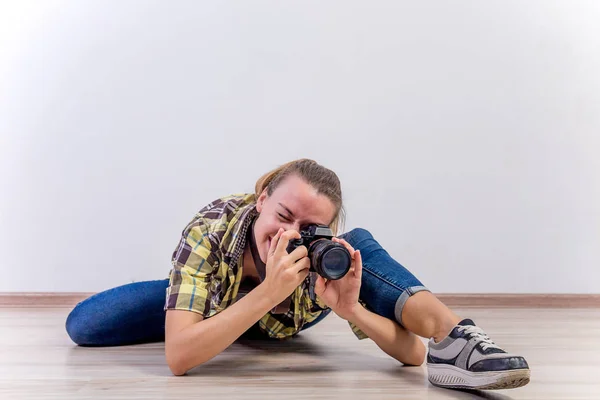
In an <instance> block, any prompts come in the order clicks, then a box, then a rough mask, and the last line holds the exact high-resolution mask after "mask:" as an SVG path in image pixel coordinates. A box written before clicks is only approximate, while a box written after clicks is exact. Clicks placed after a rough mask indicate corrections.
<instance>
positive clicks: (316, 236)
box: [286, 224, 352, 280]
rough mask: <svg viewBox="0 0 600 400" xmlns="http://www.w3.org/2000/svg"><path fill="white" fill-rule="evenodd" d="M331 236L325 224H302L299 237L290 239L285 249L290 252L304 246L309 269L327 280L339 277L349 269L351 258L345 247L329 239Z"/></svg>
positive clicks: (331, 233)
mask: <svg viewBox="0 0 600 400" xmlns="http://www.w3.org/2000/svg"><path fill="white" fill-rule="evenodd" d="M333 236H334V235H333V232H332V231H331V229H330V228H329V227H328V226H327V225H316V224H311V225H304V226H301V227H300V239H292V240H290V242H289V244H288V246H287V249H286V250H287V252H288V253H291V252H292V251H294V249H296V248H297V247H300V246H306V248H307V249H308V259H309V260H310V271H315V272H317V273H318V274H319V275H321V276H322V277H323V278H326V279H329V280H336V279H340V278H342V277H344V275H346V274H347V273H348V271H349V270H350V266H351V264H352V258H351V257H350V252H349V251H348V250H347V249H346V247H344V246H343V245H341V244H339V243H335V242H333V241H332V240H331V239H332V238H333Z"/></svg>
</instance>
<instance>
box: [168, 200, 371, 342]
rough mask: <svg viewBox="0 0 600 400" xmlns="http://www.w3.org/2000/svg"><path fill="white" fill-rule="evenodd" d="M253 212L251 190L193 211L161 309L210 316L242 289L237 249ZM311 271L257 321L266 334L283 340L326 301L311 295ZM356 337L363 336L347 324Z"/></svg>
mask: <svg viewBox="0 0 600 400" xmlns="http://www.w3.org/2000/svg"><path fill="white" fill-rule="evenodd" d="M257 215H258V212H257V211H256V197H255V195H254V194H237V195H231V196H226V197H223V198H220V199H218V200H215V201H213V202H211V203H210V204H208V205H207V206H205V207H204V208H202V209H201V210H200V211H198V212H197V213H196V215H195V217H194V218H193V219H192V221H190V222H189V224H188V225H187V226H186V227H185V229H184V230H183V233H182V236H181V240H180V242H179V244H178V246H177V248H176V249H175V251H174V252H173V258H172V265H173V268H172V269H171V272H170V276H169V287H168V288H167V292H166V301H165V306H164V309H165V310H186V311H192V312H196V313H198V314H200V315H202V316H203V317H204V318H210V317H212V316H214V315H216V314H218V313H219V312H221V311H223V310H224V309H226V308H227V307H228V306H230V305H231V304H233V303H234V302H235V301H236V300H237V299H238V298H239V297H240V296H241V295H242V294H243V293H241V291H240V283H241V280H242V265H243V256H242V255H243V252H244V248H245V246H246V239H247V234H248V229H249V226H250V224H251V223H252V221H253V219H254V218H255V217H256V216H257ZM315 279H316V273H314V272H311V273H310V274H309V276H308V277H307V279H306V280H305V281H304V282H303V283H302V284H301V285H300V286H298V287H297V288H296V289H295V290H294V292H293V293H292V294H291V296H290V300H291V302H290V305H289V307H288V309H287V310H284V311H283V312H276V311H275V309H273V310H271V311H270V312H268V313H267V314H266V315H264V316H263V317H262V318H261V319H260V321H259V322H258V326H259V328H260V330H262V331H263V332H265V333H266V334H267V335H268V336H269V337H272V338H277V339H284V338H287V337H290V336H293V335H294V334H296V333H298V332H299V331H300V330H301V328H302V326H303V325H304V324H305V323H308V322H311V321H314V320H315V319H316V318H317V317H318V316H319V315H320V314H321V313H322V312H323V310H326V309H327V306H326V305H325V304H324V303H323V301H322V300H321V299H319V298H318V296H316V295H315V294H314V282H315ZM350 327H351V328H352V331H353V332H354V334H355V335H356V336H357V337H358V338H359V339H364V338H366V337H367V336H366V335H365V334H364V333H363V332H362V331H360V330H359V329H358V328H357V327H356V326H354V325H353V324H350Z"/></svg>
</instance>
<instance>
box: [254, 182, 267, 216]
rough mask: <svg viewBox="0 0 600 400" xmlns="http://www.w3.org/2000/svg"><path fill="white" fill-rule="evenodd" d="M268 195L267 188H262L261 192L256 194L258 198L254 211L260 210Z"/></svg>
mask: <svg viewBox="0 0 600 400" xmlns="http://www.w3.org/2000/svg"><path fill="white" fill-rule="evenodd" d="M267 197H268V195H267V189H266V188H265V189H263V191H262V193H261V194H260V196H258V199H257V200H256V211H258V212H259V213H260V212H262V209H263V206H264V204H265V200H266V199H267Z"/></svg>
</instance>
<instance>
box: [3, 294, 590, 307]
mask: <svg viewBox="0 0 600 400" xmlns="http://www.w3.org/2000/svg"><path fill="white" fill-rule="evenodd" d="M93 294H94V293H87V292H74V293H50V292H48V293H45V292H40V293H7V292H0V307H36V308H38V307H73V306H75V305H76V304H77V303H78V302H80V301H82V300H85V299H86V298H88V297H90V296H92V295H93ZM436 296H437V297H438V298H439V299H440V300H441V301H442V302H443V303H444V304H446V305H447V306H449V307H469V308H474V307H485V308H494V307H499V308H509V307H510V308H512V307H527V308H600V294H508V293H507V294H502V293H493V294H490V293H471V294H446V293H441V294H436Z"/></svg>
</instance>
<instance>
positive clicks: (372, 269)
mask: <svg viewBox="0 0 600 400" xmlns="http://www.w3.org/2000/svg"><path fill="white" fill-rule="evenodd" d="M340 237H341V238H343V239H345V240H346V241H347V242H348V243H350V245H351V246H352V247H353V248H354V249H356V250H360V252H361V255H362V259H363V274H362V282H361V289H360V299H361V300H362V301H364V303H365V304H366V305H367V308H368V309H369V310H371V311H373V312H375V313H377V314H379V315H381V316H383V317H386V318H389V319H391V320H395V321H397V322H398V323H399V324H401V325H402V310H403V308H404V305H405V304H406V300H408V298H409V297H410V296H412V295H413V294H415V293H417V292H419V291H422V290H428V289H427V288H425V286H423V284H421V282H420V281H419V280H418V279H417V278H416V277H415V276H414V275H413V274H412V273H411V272H410V271H408V270H407V269H406V268H404V267H403V266H402V265H400V264H399V263H398V262H397V261H396V260H394V259H393V258H392V257H391V256H390V255H389V254H388V252H387V251H386V250H384V249H383V248H382V247H381V245H380V244H379V243H378V242H377V241H376V240H375V239H374V238H373V236H372V235H371V234H370V233H369V232H368V231H367V230H365V229H360V228H358V229H354V230H351V231H349V232H348V233H345V234H343V235H340ZM168 285H169V280H168V279H163V280H154V281H145V282H135V283H130V284H126V285H123V286H119V287H116V288H113V289H109V290H106V291H104V292H100V293H97V294H95V295H93V296H91V297H89V298H88V299H86V300H84V301H82V302H80V303H79V304H77V305H76V306H75V308H74V309H73V310H72V311H71V313H70V314H69V316H68V317H67V321H66V329H67V333H68V334H69V336H70V337H71V340H73V342H75V343H77V344H78V345H82V346H118V345H128V344H138V343H150V342H160V341H163V340H164V338H165V311H164V309H163V307H164V304H165V290H166V288H167V286H168ZM330 311H331V310H327V311H324V312H323V313H322V314H321V315H320V316H319V318H317V319H316V320H315V321H312V322H310V323H308V324H305V325H304V326H303V328H302V329H303V330H304V329H307V328H309V327H311V326H313V325H315V324H316V323H318V322H319V321H321V320H322V319H323V318H325V317H326V316H327V315H328V314H329V313H330ZM245 336H247V337H250V338H255V337H256V336H257V330H256V329H255V328H254V327H252V328H251V329H249V330H248V331H247V332H246V334H245Z"/></svg>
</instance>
